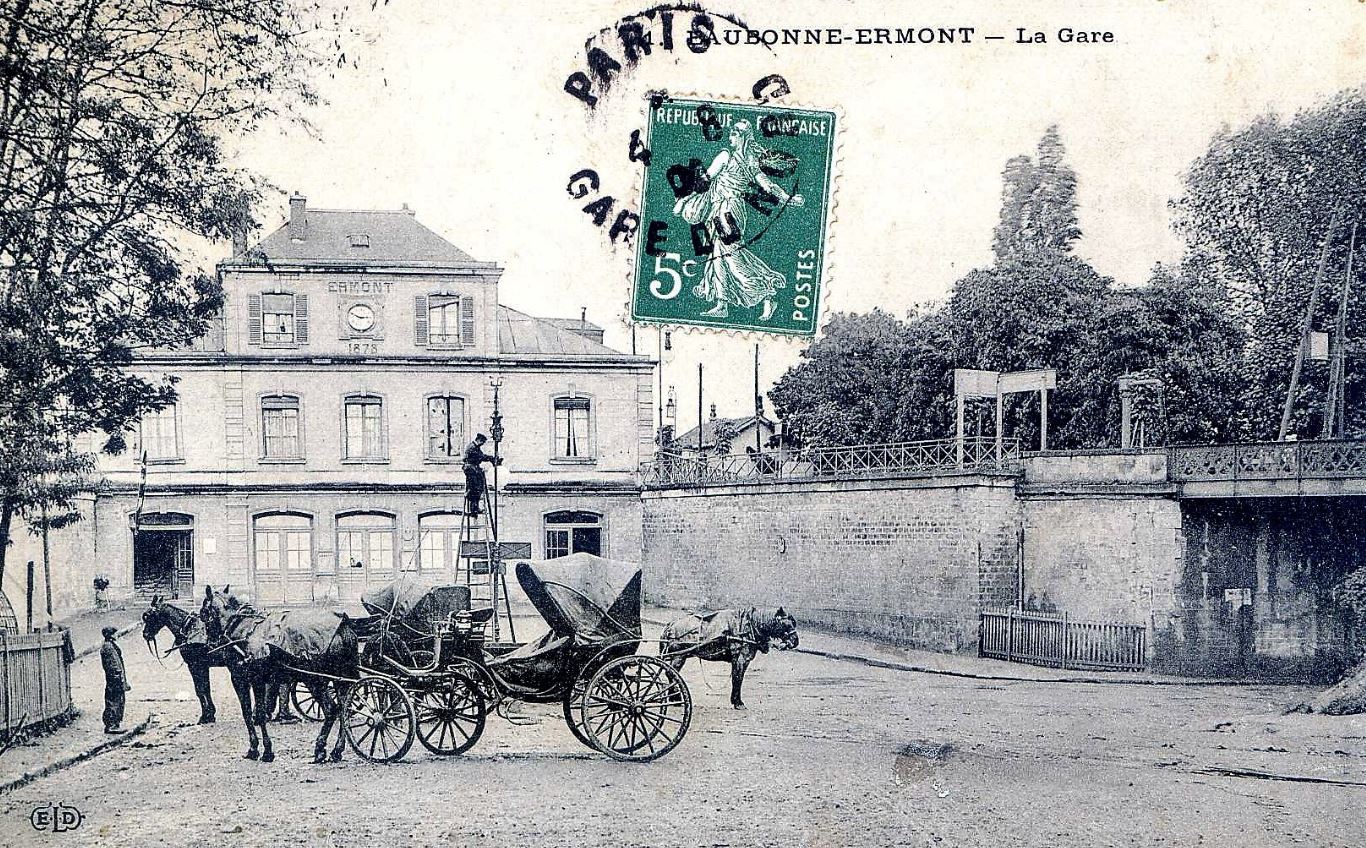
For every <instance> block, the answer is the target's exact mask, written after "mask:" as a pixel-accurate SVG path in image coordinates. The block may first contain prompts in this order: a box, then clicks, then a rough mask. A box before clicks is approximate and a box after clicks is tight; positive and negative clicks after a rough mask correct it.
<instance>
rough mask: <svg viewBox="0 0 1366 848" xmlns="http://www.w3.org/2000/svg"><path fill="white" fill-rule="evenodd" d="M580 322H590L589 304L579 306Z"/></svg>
mask: <svg viewBox="0 0 1366 848" xmlns="http://www.w3.org/2000/svg"><path fill="white" fill-rule="evenodd" d="M579 323H581V324H587V323H588V307H587V306H580V307H579Z"/></svg>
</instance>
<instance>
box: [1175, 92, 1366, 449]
mask: <svg viewBox="0 0 1366 848" xmlns="http://www.w3.org/2000/svg"><path fill="white" fill-rule="evenodd" d="M1363 132H1366V98H1363V94H1362V91H1361V90H1355V91H1349V92H1344V93H1342V94H1340V95H1338V96H1336V97H1334V98H1332V99H1330V100H1329V101H1328V102H1326V103H1324V104H1323V105H1321V106H1318V107H1317V108H1314V109H1310V110H1307V111H1304V112H1301V113H1299V114H1297V115H1295V116H1294V117H1293V118H1291V119H1290V120H1281V119H1280V118H1278V117H1276V116H1274V115H1269V116H1264V117H1260V118H1258V119H1257V120H1255V121H1253V122H1252V123H1251V124H1249V125H1248V126H1247V127H1244V128H1242V129H1240V130H1238V131H1237V132H1232V131H1228V130H1225V131H1223V132H1221V133H1220V134H1219V135H1218V136H1216V137H1215V139H1214V140H1213V142H1212V143H1211V145H1210V148H1209V150H1208V151H1207V152H1206V153H1205V154H1204V155H1202V156H1201V157H1200V158H1199V159H1197V160H1196V161H1195V162H1194V163H1193V164H1192V165H1191V166H1190V168H1189V170H1188V171H1187V172H1186V174H1185V186H1184V191H1183V193H1182V195H1181V196H1180V197H1179V198H1177V199H1176V200H1175V201H1174V202H1173V208H1174V211H1175V213H1176V227H1177V230H1178V231H1179V232H1180V233H1181V235H1183V236H1184V237H1185V238H1186V240H1187V243H1188V244H1189V246H1190V249H1191V251H1192V253H1193V254H1194V255H1198V256H1200V257H1203V258H1204V259H1205V260H1206V261H1207V262H1208V265H1209V271H1210V273H1211V274H1212V276H1213V277H1214V278H1215V279H1217V280H1218V281H1219V282H1220V283H1221V284H1222V285H1223V287H1224V288H1225V289H1226V290H1227V292H1228V293H1229V297H1230V300H1231V303H1232V306H1233V308H1234V311H1235V314H1236V316H1237V318H1238V319H1239V321H1240V322H1241V324H1242V329H1243V331H1244V332H1245V333H1246V335H1247V346H1246V351H1245V355H1244V357H1243V360H1242V362H1241V364H1240V368H1239V371H1240V378H1241V380H1240V382H1241V391H1240V393H1239V398H1238V399H1239V408H1240V421H1239V423H1240V425H1241V428H1242V429H1241V432H1240V435H1241V436H1242V437H1243V438H1251V439H1267V438H1275V437H1276V435H1277V430H1278V425H1279V421H1280V415H1281V408H1282V404H1283V403H1284V400H1285V396H1286V392H1287V391H1288V388H1289V376H1290V371H1291V367H1292V364H1293V361H1294V357H1295V350H1296V347H1297V346H1298V345H1299V344H1300V340H1301V336H1300V332H1301V328H1302V322H1303V320H1304V313H1305V309H1306V307H1307V305H1308V302H1309V297H1310V289H1311V288H1312V286H1313V281H1314V278H1315V273H1316V270H1317V267H1318V264H1319V258H1320V254H1321V252H1322V251H1323V248H1324V245H1325V242H1326V244H1327V246H1328V251H1327V262H1326V267H1325V271H1326V273H1325V275H1324V278H1323V280H1324V283H1325V289H1324V291H1323V292H1322V293H1321V295H1320V300H1319V306H1318V309H1317V310H1316V314H1315V316H1314V321H1315V326H1316V327H1319V328H1322V329H1326V328H1327V325H1328V323H1329V322H1330V315H1331V314H1332V313H1334V312H1335V311H1336V306H1337V302H1338V297H1336V296H1334V295H1335V294H1336V292H1338V291H1340V289H1341V287H1342V281H1343V280H1344V278H1345V276H1346V275H1345V268H1346V261H1347V253H1348V249H1347V248H1348V244H1349V242H1350V238H1351V227H1352V223H1353V222H1355V221H1360V220H1361V219H1362V215H1363V212H1366V193H1364V192H1366V147H1363V146H1362V144H1361V138H1362V135H1363ZM1363 235H1366V234H1363ZM1357 266H1358V270H1359V266H1360V263H1359V262H1358V263H1357ZM1357 276H1359V275H1357ZM1353 286H1354V288H1355V290H1356V291H1357V292H1360V291H1362V285H1361V281H1360V279H1359V278H1358V279H1356V280H1355V281H1354V283H1353ZM1363 330H1366V323H1363V318H1362V317H1360V316H1359V317H1357V318H1355V319H1354V320H1353V321H1352V322H1351V328H1350V331H1349V334H1348V335H1349V337H1356V338H1360V337H1361V335H1362V332H1363ZM1325 373H1326V372H1325V369H1324V368H1323V367H1322V366H1321V365H1318V366H1314V365H1310V366H1308V369H1307V371H1306V373H1305V375H1304V382H1303V383H1302V391H1301V392H1300V397H1299V398H1297V400H1298V401H1299V403H1300V405H1299V407H1298V409H1297V410H1296V413H1295V416H1294V419H1293V422H1292V432H1298V433H1300V434H1302V435H1317V434H1318V432H1319V420H1318V413H1317V410H1318V408H1319V405H1320V402H1321V399H1322V396H1323V384H1324V382H1325V379H1326V378H1325V376H1324V374H1325ZM1348 394H1349V403H1348V409H1349V410H1357V413H1356V415H1355V417H1354V418H1352V419H1351V420H1350V421H1349V429H1354V430H1356V431H1357V432H1361V431H1362V429H1364V428H1366V420H1364V419H1363V418H1362V415H1361V412H1360V410H1362V402H1361V401H1362V400H1364V399H1366V398H1363V390H1362V386H1361V384H1360V382H1359V381H1357V380H1353V381H1352V382H1351V383H1350V384H1349V386H1348Z"/></svg>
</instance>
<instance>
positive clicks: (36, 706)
mask: <svg viewBox="0 0 1366 848" xmlns="http://www.w3.org/2000/svg"><path fill="white" fill-rule="evenodd" d="M65 641H66V633H65V631H60V630H59V631H55V632H52V633H0V677H3V679H2V680H0V700H3V702H4V703H3V704H0V714H3V716H4V722H5V724H4V727H2V728H0V738H8V737H9V736H10V735H11V734H12V733H14V732H16V731H18V730H22V729H23V728H25V727H29V726H31V725H34V724H39V723H41V722H44V721H47V720H49V719H53V718H57V717H58V716H61V715H64V714H66V713H67V712H68V711H69V710H70V709H71V665H70V661H71V655H70V649H69V647H68V646H66V645H64V643H65Z"/></svg>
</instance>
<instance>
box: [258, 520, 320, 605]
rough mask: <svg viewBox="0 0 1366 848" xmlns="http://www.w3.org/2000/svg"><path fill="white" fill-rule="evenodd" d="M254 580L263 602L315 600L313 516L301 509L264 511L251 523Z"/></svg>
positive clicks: (260, 599) (259, 597)
mask: <svg viewBox="0 0 1366 848" xmlns="http://www.w3.org/2000/svg"><path fill="white" fill-rule="evenodd" d="M251 536H252V539H251V547H252V558H251V569H252V583H253V585H254V586H255V588H256V593H255V597H256V600H257V601H259V602H261V603H294V602H304V601H311V600H312V599H313V573H314V569H313V518H312V517H311V516H308V515H305V514H303V513H298V512H270V513H262V514H261V515H257V516H256V517H255V518H253V519H252V522H251Z"/></svg>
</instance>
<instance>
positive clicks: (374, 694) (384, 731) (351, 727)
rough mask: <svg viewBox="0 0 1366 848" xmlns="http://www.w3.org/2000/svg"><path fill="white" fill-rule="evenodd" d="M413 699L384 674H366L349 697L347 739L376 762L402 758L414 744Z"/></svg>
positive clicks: (352, 689)
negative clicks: (383, 675) (372, 675)
mask: <svg viewBox="0 0 1366 848" xmlns="http://www.w3.org/2000/svg"><path fill="white" fill-rule="evenodd" d="M415 724H416V721H415V720H414V715H413V702H412V699H410V698H409V697H408V693H407V692H404V691H403V689H402V687H400V686H399V685H398V684H397V683H395V682H393V681H392V680H388V679H385V678H383V677H366V678H364V679H362V680H361V681H360V682H358V683H356V684H355V685H353V686H352V687H351V694H350V695H349V696H348V697H347V699H346V741H347V742H349V743H350V744H351V750H353V751H355V752H356V754H358V755H359V756H361V757H363V758H365V759H367V760H370V761H371V762H376V763H392V762H394V761H395V760H398V759H402V757H403V755H404V754H406V753H408V749H409V748H411V747H413V737H414V735H416V734H415V731H414V729H413V728H414V725H415Z"/></svg>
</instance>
